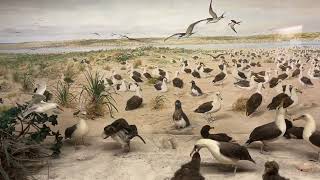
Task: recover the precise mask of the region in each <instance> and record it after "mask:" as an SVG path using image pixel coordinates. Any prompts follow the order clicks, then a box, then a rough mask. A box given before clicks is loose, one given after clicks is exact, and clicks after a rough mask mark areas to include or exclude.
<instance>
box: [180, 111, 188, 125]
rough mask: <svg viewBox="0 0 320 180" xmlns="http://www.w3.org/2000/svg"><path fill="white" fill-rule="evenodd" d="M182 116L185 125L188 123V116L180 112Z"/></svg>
mask: <svg viewBox="0 0 320 180" xmlns="http://www.w3.org/2000/svg"><path fill="white" fill-rule="evenodd" d="M182 118H183V119H184V120H185V121H186V123H187V126H189V125H190V121H189V118H188V117H187V115H186V114H185V113H184V112H182Z"/></svg>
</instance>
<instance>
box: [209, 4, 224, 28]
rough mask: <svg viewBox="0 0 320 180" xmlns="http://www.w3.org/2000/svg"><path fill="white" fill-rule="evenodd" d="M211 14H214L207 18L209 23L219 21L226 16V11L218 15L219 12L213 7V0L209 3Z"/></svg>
mask: <svg viewBox="0 0 320 180" xmlns="http://www.w3.org/2000/svg"><path fill="white" fill-rule="evenodd" d="M209 14H210V15H211V16H212V17H211V18H207V19H206V20H207V24H208V23H217V22H219V21H220V20H221V19H223V18H224V16H223V15H224V13H223V14H222V15H221V16H219V17H218V15H217V13H215V12H214V11H213V9H212V0H211V1H210V5H209Z"/></svg>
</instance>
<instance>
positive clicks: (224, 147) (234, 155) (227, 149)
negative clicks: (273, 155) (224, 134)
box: [190, 139, 255, 174]
mask: <svg viewBox="0 0 320 180" xmlns="http://www.w3.org/2000/svg"><path fill="white" fill-rule="evenodd" d="M202 148H207V149H208V150H209V151H210V153H211V154H212V156H213V157H214V158H215V159H216V160H217V161H218V162H219V163H222V164H231V165H233V166H234V174H236V172H237V165H236V164H237V162H238V161H240V160H247V161H251V162H253V163H255V161H254V160H253V159H252V157H251V156H250V154H249V152H248V149H247V148H246V147H244V146H241V145H239V144H236V143H230V142H218V141H214V140H211V139H200V140H198V141H197V142H196V143H195V145H194V147H193V150H192V152H191V154H190V155H192V154H193V153H197V152H199V151H200V150H201V149H202Z"/></svg>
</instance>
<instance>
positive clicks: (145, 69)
mask: <svg viewBox="0 0 320 180" xmlns="http://www.w3.org/2000/svg"><path fill="white" fill-rule="evenodd" d="M142 74H143V76H144V77H145V78H147V79H151V78H152V76H151V74H150V73H148V72H147V68H146V67H144V68H143V73H142Z"/></svg>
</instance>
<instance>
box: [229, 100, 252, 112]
mask: <svg viewBox="0 0 320 180" xmlns="http://www.w3.org/2000/svg"><path fill="white" fill-rule="evenodd" d="M247 101H248V98H247V97H240V98H238V99H237V100H236V101H235V102H234V103H233V104H232V110H233V111H246V103H247Z"/></svg>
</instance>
